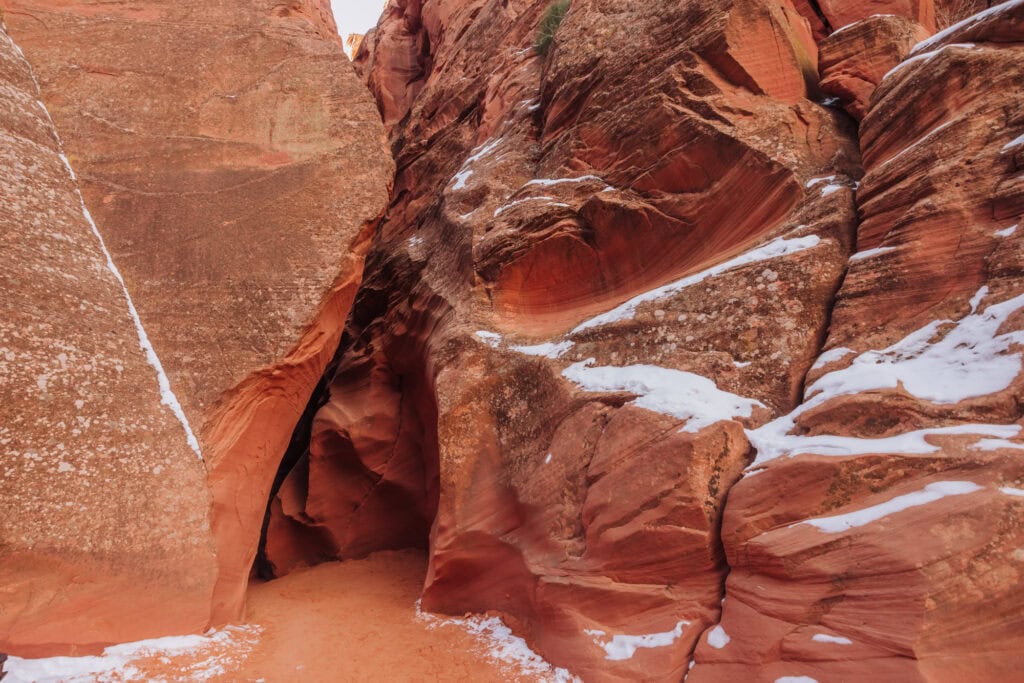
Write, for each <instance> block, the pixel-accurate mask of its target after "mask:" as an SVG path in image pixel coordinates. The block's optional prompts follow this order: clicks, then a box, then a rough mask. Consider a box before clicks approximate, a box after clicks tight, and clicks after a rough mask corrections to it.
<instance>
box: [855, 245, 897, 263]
mask: <svg viewBox="0 0 1024 683" xmlns="http://www.w3.org/2000/svg"><path fill="white" fill-rule="evenodd" d="M896 249H897V247H876V248H874V249H865V250H864V251H858V252H857V253H856V254H854V255H853V256H851V257H850V263H856V262H857V261H863V260H864V259H869V258H874V257H876V256H881V255H882V254H888V253H889V252H890V251H896Z"/></svg>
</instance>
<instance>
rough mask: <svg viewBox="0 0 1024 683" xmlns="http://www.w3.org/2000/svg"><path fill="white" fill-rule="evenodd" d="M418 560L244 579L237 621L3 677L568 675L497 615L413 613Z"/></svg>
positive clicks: (395, 558) (16, 663)
mask: <svg viewBox="0 0 1024 683" xmlns="http://www.w3.org/2000/svg"><path fill="white" fill-rule="evenodd" d="M426 564H427V559H426V555H425V554H424V553H421V552H417V551H411V550H410V551H396V552H382V553H377V554H375V555H373V556H371V557H369V558H367V559H365V560H352V561H348V562H337V563H331V564H324V565H320V566H318V567H314V568H311V569H308V570H305V571H300V572H296V573H294V574H290V575H289V576H287V577H284V578H282V579H278V580H275V581H270V582H258V583H254V584H253V585H252V587H251V589H250V594H249V603H248V614H247V618H246V623H245V624H244V625H239V626H229V627H227V628H225V629H221V630H219V631H217V632H214V633H212V634H209V635H207V636H204V637H184V638H167V639H160V640H157V641H148V642H147V643H139V644H131V645H126V646H118V647H115V648H108V650H107V651H106V653H105V654H104V656H102V657H80V658H52V659H47V660H14V659H12V660H11V661H9V662H8V663H7V666H6V667H5V670H6V671H7V672H8V676H7V677H6V678H5V679H4V683H22V682H23V681H33V682H35V683H44V682H45V683H51V682H52V683H56V682H57V681H62V682H63V681H66V682H68V683H79V682H84V681H100V682H110V683H114V682H121V681H167V682H172V681H173V682H178V681H182V682H184V681H196V680H203V681H252V682H263V683H277V682H284V681H289V682H290V681H306V682H316V681H346V682H348V681H384V680H386V681H519V682H526V681H547V680H558V679H562V680H564V679H565V678H567V676H565V674H564V672H557V671H555V670H553V669H552V668H551V667H550V666H549V665H547V664H546V663H545V662H544V661H543V660H541V659H539V658H538V657H536V656H535V655H533V654H532V653H531V652H530V651H529V650H528V649H527V648H526V647H525V644H524V643H523V642H522V641H521V640H519V639H518V638H516V637H515V636H512V635H511V634H510V633H509V631H508V629H506V628H505V627H504V626H503V625H502V624H501V623H500V621H498V620H497V619H485V618H480V617H476V618H471V619H442V618H440V617H436V616H433V615H429V614H422V613H419V612H418V610H417V598H418V596H419V591H420V588H421V586H422V583H423V577H424V575H425V572H426ZM560 673H561V674H562V675H561V676H560V675H559V674H560Z"/></svg>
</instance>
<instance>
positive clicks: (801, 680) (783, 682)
mask: <svg viewBox="0 0 1024 683" xmlns="http://www.w3.org/2000/svg"><path fill="white" fill-rule="evenodd" d="M775 683H818V681H817V680H816V679H814V678H811V677H810V676H783V677H782V678H776V679H775Z"/></svg>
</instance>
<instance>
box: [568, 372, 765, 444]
mask: <svg viewBox="0 0 1024 683" xmlns="http://www.w3.org/2000/svg"><path fill="white" fill-rule="evenodd" d="M594 362H595V359H593V358H588V359H587V360H585V361H581V362H579V363H574V364H573V365H570V366H569V367H567V368H566V369H565V370H563V371H562V376H563V377H565V378H566V379H568V380H570V381H572V382H574V383H575V384H576V385H577V386H579V387H580V388H581V389H583V390H584V391H594V392H599V391H625V392H629V393H631V394H635V395H636V396H637V398H636V399H635V400H634V401H633V402H632V405H635V406H637V407H639V408H646V409H647V410H652V411H654V412H656V413H662V414H665V415H671V416H672V417H675V418H678V419H680V420H686V424H685V425H684V426H683V428H682V429H681V430H680V431H683V432H699V431H700V430H701V429H704V428H705V427H708V426H710V425H713V424H715V423H716V422H721V421H723V420H731V419H733V418H736V417H750V416H751V414H752V413H753V410H754V408H755V407H759V408H763V407H764V404H763V403H761V402H760V401H757V400H755V399H751V398H746V397H743V396H738V395H736V394H731V393H729V392H727V391H722V390H721V389H719V388H718V386H717V385H716V384H715V383H714V382H713V381H711V380H710V379H708V378H707V377H702V376H701V375H696V374H694V373H692V372H684V371H682V370H671V369H669V368H662V367H659V366H657V365H627V366H624V367H617V366H597V367H592V366H593V364H594Z"/></svg>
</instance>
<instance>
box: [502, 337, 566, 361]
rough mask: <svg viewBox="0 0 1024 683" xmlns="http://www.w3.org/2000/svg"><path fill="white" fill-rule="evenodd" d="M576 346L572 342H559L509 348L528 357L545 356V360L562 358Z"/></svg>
mask: <svg viewBox="0 0 1024 683" xmlns="http://www.w3.org/2000/svg"><path fill="white" fill-rule="evenodd" d="M575 345H576V344H575V343H574V342H571V341H563V342H558V343H557V344H556V343H554V342H547V343H544V344H534V345H532V346H510V347H509V348H510V349H512V350H513V351H516V352H518V353H524V354H526V355H527V356H543V357H544V358H552V359H555V358H561V357H562V356H564V355H565V354H566V352H568V351H569V350H570V349H571V348H572V347H574V346H575Z"/></svg>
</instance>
